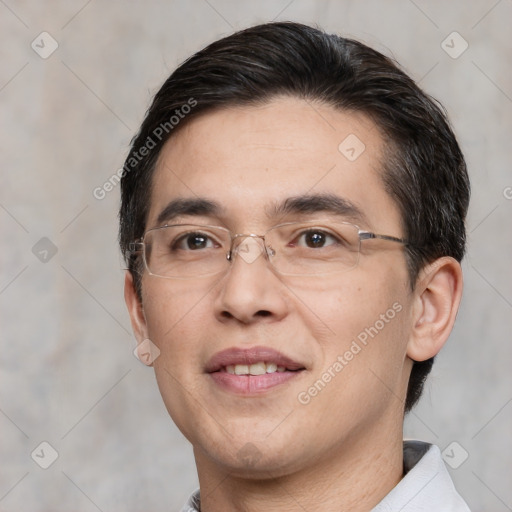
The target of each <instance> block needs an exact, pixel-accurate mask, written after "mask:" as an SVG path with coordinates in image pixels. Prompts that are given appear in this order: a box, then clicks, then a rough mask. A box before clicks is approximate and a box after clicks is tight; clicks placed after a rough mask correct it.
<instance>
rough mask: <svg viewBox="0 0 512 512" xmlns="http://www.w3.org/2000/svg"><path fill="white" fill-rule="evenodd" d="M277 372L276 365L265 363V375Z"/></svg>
mask: <svg viewBox="0 0 512 512" xmlns="http://www.w3.org/2000/svg"><path fill="white" fill-rule="evenodd" d="M276 371H277V364H275V363H267V373H274V372H276Z"/></svg>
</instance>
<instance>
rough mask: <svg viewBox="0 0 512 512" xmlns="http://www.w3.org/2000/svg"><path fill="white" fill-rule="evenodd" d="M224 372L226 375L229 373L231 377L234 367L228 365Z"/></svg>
mask: <svg viewBox="0 0 512 512" xmlns="http://www.w3.org/2000/svg"><path fill="white" fill-rule="evenodd" d="M226 371H227V372H228V373H231V375H234V374H235V367H234V366H233V365H232V364H230V365H228V366H226Z"/></svg>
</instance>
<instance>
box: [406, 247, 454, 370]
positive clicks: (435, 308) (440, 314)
mask: <svg viewBox="0 0 512 512" xmlns="http://www.w3.org/2000/svg"><path fill="white" fill-rule="evenodd" d="M462 282H463V280H462V269H461V266H460V264H459V262H458V261H457V260H455V259H454V258H451V257H448V256H446V257H443V258H439V259H437V260H435V261H434V262H433V263H431V264H429V265H427V266H426V267H425V268H424V269H422V271H421V272H420V275H419V277H418V279H417V281H416V287H415V290H414V292H413V293H414V295H415V298H414V306H413V327H412V331H411V336H410V338H409V342H408V344H407V355H408V356H409V357H410V358H411V359H412V360H414V361H425V360H426V359H430V358H431V357H434V356H435V355H436V354H437V353H438V352H439V351H440V350H441V348H443V345H444V344H445V342H446V340H447V339H448V336H449V335H450V332H451V330H452V328H453V324H454V323H455V317H456V316H457V311H458V309H459V304H460V300H461V297H462Z"/></svg>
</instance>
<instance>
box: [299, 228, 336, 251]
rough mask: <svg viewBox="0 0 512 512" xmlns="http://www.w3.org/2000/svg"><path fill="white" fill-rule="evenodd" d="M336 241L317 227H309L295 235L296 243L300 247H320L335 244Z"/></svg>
mask: <svg viewBox="0 0 512 512" xmlns="http://www.w3.org/2000/svg"><path fill="white" fill-rule="evenodd" d="M337 242H338V241H337V240H336V238H335V237H334V236H333V235H331V234H329V233H326V232H325V231H320V230H318V229H310V230H308V231H304V232H303V233H301V234H300V235H299V236H298V237H297V242H296V245H298V246H301V247H309V248H310V249H321V248H322V247H326V246H329V245H333V244H336V243H337Z"/></svg>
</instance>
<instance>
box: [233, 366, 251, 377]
mask: <svg viewBox="0 0 512 512" xmlns="http://www.w3.org/2000/svg"><path fill="white" fill-rule="evenodd" d="M248 373H249V365H247V364H236V365H235V374H236V375H247V374H248Z"/></svg>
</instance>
